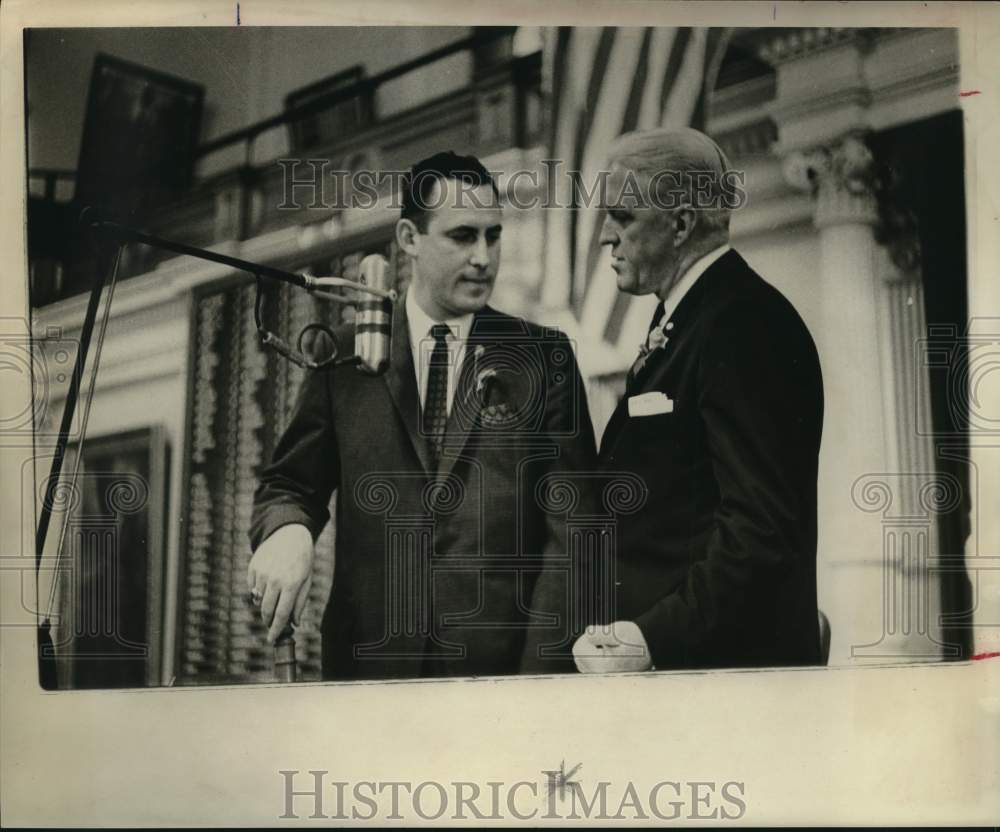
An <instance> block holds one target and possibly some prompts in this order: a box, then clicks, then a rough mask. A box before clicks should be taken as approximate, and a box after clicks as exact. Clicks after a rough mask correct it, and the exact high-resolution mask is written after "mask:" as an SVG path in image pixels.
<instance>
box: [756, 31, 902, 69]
mask: <svg viewBox="0 0 1000 832" xmlns="http://www.w3.org/2000/svg"><path fill="white" fill-rule="evenodd" d="M891 31H892V30H891V29H878V28H874V29H873V28H868V29H854V28H845V27H817V28H811V27H797V28H789V29H771V30H768V29H764V30H762V34H761V35H759V39H757V40H756V43H755V46H756V54H757V57H758V58H760V59H761V60H762V61H766V62H767V63H769V64H771V66H777V65H778V64H782V63H784V62H786V61H791V60H795V59H796V58H801V57H803V56H805V55H810V54H814V53H816V52H820V51H822V50H824V49H829V48H831V47H835V46H840V45H841V44H844V43H853V42H859V43H861V44H864V45H869V44H871V43H872V42H873V41H874V40H875V38H876V37H877V36H878V35H879V34H881V33H883V32H891Z"/></svg>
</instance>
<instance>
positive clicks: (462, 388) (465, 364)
mask: <svg viewBox="0 0 1000 832" xmlns="http://www.w3.org/2000/svg"><path fill="white" fill-rule="evenodd" d="M482 319H483V313H482V312H477V313H476V314H475V316H474V317H473V319H472V326H471V327H470V331H469V337H468V339H467V340H466V342H465V357H464V358H463V359H462V370H461V372H460V374H459V377H458V381H457V382H456V384H455V398H454V399H453V400H452V403H451V413H450V414H449V416H448V427H447V429H446V432H445V439H444V450H443V452H442V454H441V459H440V461H439V463H438V477H439V478H443V477H446V476H448V474H450V473H451V470H452V468H454V467H455V463H456V462H457V461H458V458H459V457H460V456H461V454H462V451H463V450H464V449H465V445H466V443H467V442H468V441H469V435H470V434H471V433H472V431H473V429H474V428H475V427H476V425H477V424H478V423H479V407H478V401H479V400H478V398H476V397H475V396H474V395H473V394H474V393H475V387H474V385H475V383H476V381H475V379H476V368H477V366H478V365H479V364H480V362H481V360H482V357H483V355H484V353H485V352H486V350H488V349H489V344H488V343H484V342H483V339H482V335H481V333H480V330H481V328H482Z"/></svg>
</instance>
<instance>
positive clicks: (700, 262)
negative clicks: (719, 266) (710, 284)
mask: <svg viewBox="0 0 1000 832" xmlns="http://www.w3.org/2000/svg"><path fill="white" fill-rule="evenodd" d="M732 248H733V247H732V246H731V245H729V243H723V244H722V245H721V246H719V247H718V248H714V249H712V250H711V251H710V252H709V253H708V254H706V255H705V256H704V257H700V258H699V259H697V260H695V261H694V263H692V264H691V268H689V269H688V270H687V271H686V272H684V275H683V277H681V279H680V280H678V281H677V282H676V283H675V284H674V285H673V286H671V287H670V291H669V292H667V296H666V297H665V298H664V299H663V317H662V318H661V320H662V321H663V323H666V322H667V321H669V320H670V316H671V315H673V314H674V312H675V311H676V310H677V307H678V305H680V302H681V300H682V299H683V298H684V295H686V294H687V293H688V292H689V291H690V290H691V287H692V286H694V284H695V281H697V280H698V278H699V277H701V276H702V275H703V274H704V273H705V272H706V271H708V268H709V266H711V265H712V264H713V263H715V261H716V260H718V259H719V258H720V257H722V255H724V254H725V253H726V252H728V251H732Z"/></svg>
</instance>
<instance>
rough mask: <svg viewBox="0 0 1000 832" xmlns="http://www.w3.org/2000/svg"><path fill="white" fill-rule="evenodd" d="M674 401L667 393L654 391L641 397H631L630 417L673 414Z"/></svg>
mask: <svg viewBox="0 0 1000 832" xmlns="http://www.w3.org/2000/svg"><path fill="white" fill-rule="evenodd" d="M673 412H674V400H673V399H671V398H669V397H668V396H667V394H666V393H660V392H659V391H653V392H651V393H642V394H641V395H639V396H629V400H628V415H629V416H657V415H659V414H660V413H673Z"/></svg>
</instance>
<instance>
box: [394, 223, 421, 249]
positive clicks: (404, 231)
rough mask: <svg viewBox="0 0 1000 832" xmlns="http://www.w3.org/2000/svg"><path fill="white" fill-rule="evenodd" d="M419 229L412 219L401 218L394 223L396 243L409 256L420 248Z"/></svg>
mask: <svg viewBox="0 0 1000 832" xmlns="http://www.w3.org/2000/svg"><path fill="white" fill-rule="evenodd" d="M419 239H420V230H419V229H418V228H417V226H416V223H414V222H413V220H407V219H401V220H399V221H398V222H397V223H396V243H397V244H398V245H399V247H400V248H401V249H402V250H403V251H405V252H406V253H407V254H409V255H410V256H411V257H414V256H416V254H417V251H418V250H419V249H420V242H419Z"/></svg>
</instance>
